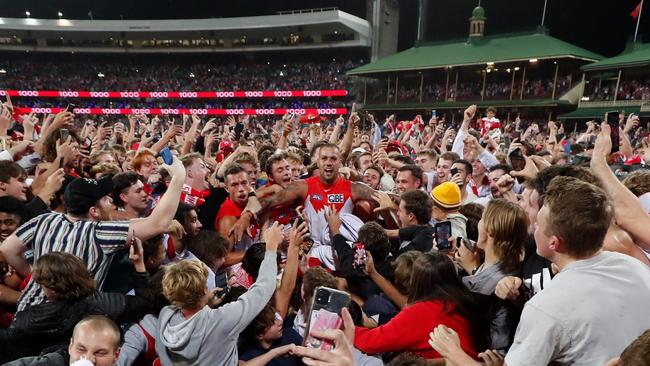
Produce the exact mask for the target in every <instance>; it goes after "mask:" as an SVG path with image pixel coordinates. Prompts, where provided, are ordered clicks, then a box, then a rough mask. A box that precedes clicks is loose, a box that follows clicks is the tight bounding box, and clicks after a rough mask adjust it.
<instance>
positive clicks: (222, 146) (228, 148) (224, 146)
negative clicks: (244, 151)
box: [219, 140, 233, 151]
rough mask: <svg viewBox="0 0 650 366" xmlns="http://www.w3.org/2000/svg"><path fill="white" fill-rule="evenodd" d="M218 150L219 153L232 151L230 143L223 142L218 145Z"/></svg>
mask: <svg viewBox="0 0 650 366" xmlns="http://www.w3.org/2000/svg"><path fill="white" fill-rule="evenodd" d="M219 150H221V151H233V148H232V142H230V141H226V140H223V141H221V143H220V144H219Z"/></svg>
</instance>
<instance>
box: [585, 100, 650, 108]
mask: <svg viewBox="0 0 650 366" xmlns="http://www.w3.org/2000/svg"><path fill="white" fill-rule="evenodd" d="M647 102H648V101H647V100H616V101H614V100H603V101H595V102H588V101H581V102H580V108H590V107H637V106H640V105H642V104H644V103H647Z"/></svg>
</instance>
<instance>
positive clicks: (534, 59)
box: [528, 58, 537, 63]
mask: <svg viewBox="0 0 650 366" xmlns="http://www.w3.org/2000/svg"><path fill="white" fill-rule="evenodd" d="M528 61H529V62H530V63H535V62H537V59H536V58H531V59H530V60H528Z"/></svg>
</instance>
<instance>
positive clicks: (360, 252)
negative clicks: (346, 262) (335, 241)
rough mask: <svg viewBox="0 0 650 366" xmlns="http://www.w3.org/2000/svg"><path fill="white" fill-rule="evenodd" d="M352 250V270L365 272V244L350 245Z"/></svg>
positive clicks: (366, 255) (366, 259)
mask: <svg viewBox="0 0 650 366" xmlns="http://www.w3.org/2000/svg"><path fill="white" fill-rule="evenodd" d="M352 249H353V250H354V258H353V259H352V268H354V269H356V270H360V271H362V272H365V271H366V262H367V261H368V252H367V251H366V246H365V244H363V243H362V242H356V243H354V244H353V245H352Z"/></svg>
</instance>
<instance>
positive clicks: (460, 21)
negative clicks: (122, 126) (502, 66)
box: [0, 0, 650, 56]
mask: <svg viewBox="0 0 650 366" xmlns="http://www.w3.org/2000/svg"><path fill="white" fill-rule="evenodd" d="M397 1H400V0H397ZM638 1H639V0H609V1H586V0H548V10H547V16H546V22H545V23H546V24H545V25H546V27H547V28H549V29H550V34H551V35H553V36H555V37H558V38H560V39H563V40H565V41H567V42H570V43H574V44H576V45H578V46H581V47H584V48H587V49H589V50H591V51H594V52H597V53H600V54H603V55H605V56H613V55H616V54H618V53H620V52H621V51H622V50H623V49H624V47H625V43H626V41H628V40H629V39H631V38H632V36H633V34H634V27H635V22H634V21H633V19H632V17H630V15H629V13H630V12H631V11H632V10H633V9H634V8H635V7H636V5H637V4H638ZM365 3H366V2H365V0H311V1H305V0H246V1H240V2H237V3H236V4H237V6H236V7H234V6H232V3H231V2H225V1H217V0H183V1H178V0H135V1H134V0H112V1H110V2H109V1H88V0H60V1H56V2H55V1H52V0H23V1H20V2H17V1H15V0H0V16H1V17H24V16H25V10H29V11H30V12H31V14H32V17H34V18H53V19H54V18H57V15H56V13H57V12H58V11H62V12H63V14H64V17H65V18H69V19H88V12H89V11H92V13H93V16H94V18H95V19H119V18H120V16H122V17H123V18H124V19H170V18H206V17H233V16H243V15H263V14H273V13H274V12H276V11H280V10H290V9H304V8H314V7H329V6H336V7H338V8H339V9H341V10H344V11H346V12H349V13H352V14H354V15H357V16H360V17H363V18H365V15H366V5H365ZM430 3H431V4H430V5H429V13H428V14H427V17H426V19H427V21H428V22H429V33H428V34H427V39H428V40H445V39H450V38H463V37H466V36H467V30H468V22H467V18H469V16H470V13H471V10H472V9H473V8H474V6H476V4H477V1H476V0H456V1H449V0H447V1H441V0H430ZM18 4H20V5H18ZM400 4H401V13H400V42H399V48H400V50H402V49H406V48H409V47H411V46H412V45H413V42H414V40H415V37H416V31H417V30H416V26H417V9H418V2H417V0H401V1H400ZM543 4H544V0H483V1H482V5H483V7H485V9H486V16H487V18H488V19H487V24H486V34H497V33H503V32H510V31H525V30H532V29H535V28H536V27H537V26H538V25H539V24H540V21H541V17H542V8H543ZM17 5H18V6H17ZM224 5H227V6H224ZM639 34H640V36H642V37H643V36H645V37H643V38H645V39H648V40H650V4H646V6H645V8H644V11H643V14H642V19H641V28H640V31H639Z"/></svg>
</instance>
